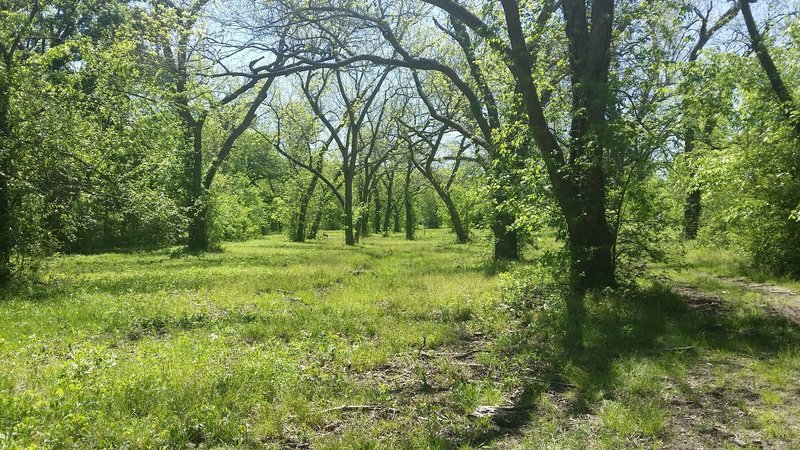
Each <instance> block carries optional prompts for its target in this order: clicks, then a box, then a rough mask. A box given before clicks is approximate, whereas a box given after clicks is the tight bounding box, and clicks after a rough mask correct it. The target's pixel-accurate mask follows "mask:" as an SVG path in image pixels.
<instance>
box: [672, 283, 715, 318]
mask: <svg viewBox="0 0 800 450" xmlns="http://www.w3.org/2000/svg"><path fill="white" fill-rule="evenodd" d="M672 291H673V292H675V293H676V294H678V295H680V296H682V297H684V298H686V304H687V305H688V306H689V307H690V308H692V309H697V310H700V311H703V312H706V313H710V314H719V313H722V312H724V311H725V310H727V309H728V308H727V305H726V303H725V300H723V299H722V298H721V297H717V296H716V295H711V294H708V293H706V292H703V291H702V290H700V289H699V288H697V287H695V286H692V285H690V284H684V283H675V284H673V285H672Z"/></svg>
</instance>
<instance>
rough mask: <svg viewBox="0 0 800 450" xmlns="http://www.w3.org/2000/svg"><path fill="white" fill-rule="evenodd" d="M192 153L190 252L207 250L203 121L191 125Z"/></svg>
mask: <svg viewBox="0 0 800 450" xmlns="http://www.w3.org/2000/svg"><path fill="white" fill-rule="evenodd" d="M191 142H192V153H191V159H190V171H191V180H192V183H191V191H190V194H189V239H188V247H189V251H190V252H204V251H207V250H208V220H207V214H208V205H207V204H206V202H207V200H208V199H207V198H206V195H205V189H203V121H202V120H200V121H197V122H196V123H195V124H194V126H193V127H191Z"/></svg>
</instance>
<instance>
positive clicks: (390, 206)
mask: <svg viewBox="0 0 800 450" xmlns="http://www.w3.org/2000/svg"><path fill="white" fill-rule="evenodd" d="M393 184H394V173H390V174H389V183H387V185H386V214H384V216H383V234H384V236H388V235H389V226H390V220H391V217H392V210H393V208H394V204H393V203H392V200H394V199H393V198H392V195H393V194H392V188H393Z"/></svg>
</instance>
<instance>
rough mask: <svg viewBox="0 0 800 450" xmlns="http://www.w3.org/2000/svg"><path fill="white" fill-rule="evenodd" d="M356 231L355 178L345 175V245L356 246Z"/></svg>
mask: <svg viewBox="0 0 800 450" xmlns="http://www.w3.org/2000/svg"><path fill="white" fill-rule="evenodd" d="M356 242H357V241H356V230H355V224H354V223H353V176H352V175H351V174H347V173H345V175H344V243H345V245H356Z"/></svg>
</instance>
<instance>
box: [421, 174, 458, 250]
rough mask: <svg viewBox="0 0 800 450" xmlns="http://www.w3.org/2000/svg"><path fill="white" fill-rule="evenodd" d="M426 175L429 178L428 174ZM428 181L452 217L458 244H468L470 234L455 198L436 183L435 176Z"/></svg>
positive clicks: (451, 220)
mask: <svg viewBox="0 0 800 450" xmlns="http://www.w3.org/2000/svg"><path fill="white" fill-rule="evenodd" d="M425 175H426V176H427V175H428V174H425ZM428 180H429V181H430V182H431V184H432V185H433V188H434V190H435V191H436V193H437V194H439V198H440V199H442V202H444V206H445V207H446V208H447V214H448V215H449V216H450V222H451V223H452V224H453V231H454V232H455V233H456V242H458V243H459V244H466V243H467V241H468V240H469V234H468V233H467V230H466V229H465V228H464V224H463V222H462V221H461V216H460V215H459V214H458V209H457V208H456V205H455V203H453V198H452V197H450V194H449V193H448V192H447V191H445V190H444V189H442V187H441V186H440V185H439V183H438V181H436V179H435V178H434V177H433V176H430V177H428Z"/></svg>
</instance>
